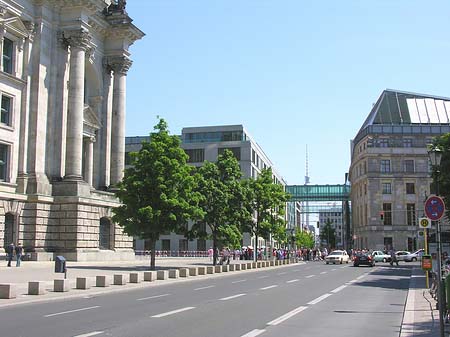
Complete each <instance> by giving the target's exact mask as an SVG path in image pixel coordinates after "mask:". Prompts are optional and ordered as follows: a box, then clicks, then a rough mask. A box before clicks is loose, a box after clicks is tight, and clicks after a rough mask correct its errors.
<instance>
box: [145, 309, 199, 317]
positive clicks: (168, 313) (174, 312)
mask: <svg viewBox="0 0 450 337" xmlns="http://www.w3.org/2000/svg"><path fill="white" fill-rule="evenodd" d="M192 309H195V307H186V308H181V309H177V310H172V311H168V312H164V313H162V314H158V315H153V316H151V317H154V318H160V317H165V316H169V315H173V314H178V313H179V312H183V311H187V310H192Z"/></svg>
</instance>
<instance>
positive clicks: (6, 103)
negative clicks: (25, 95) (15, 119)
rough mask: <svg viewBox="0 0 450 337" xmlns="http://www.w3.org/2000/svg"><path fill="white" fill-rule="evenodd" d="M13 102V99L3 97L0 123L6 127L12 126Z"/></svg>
mask: <svg viewBox="0 0 450 337" xmlns="http://www.w3.org/2000/svg"><path fill="white" fill-rule="evenodd" d="M11 102H12V99H11V97H8V96H5V95H2V107H1V115H0V122H1V123H3V124H6V125H11Z"/></svg>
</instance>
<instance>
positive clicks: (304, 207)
mask: <svg viewBox="0 0 450 337" xmlns="http://www.w3.org/2000/svg"><path fill="white" fill-rule="evenodd" d="M305 166H306V170H305V185H308V184H309V168H308V144H306V165H305ZM301 207H302V210H303V211H304V212H302V230H303V226H305V225H306V228H307V230H309V202H308V201H305V202H302V205H301Z"/></svg>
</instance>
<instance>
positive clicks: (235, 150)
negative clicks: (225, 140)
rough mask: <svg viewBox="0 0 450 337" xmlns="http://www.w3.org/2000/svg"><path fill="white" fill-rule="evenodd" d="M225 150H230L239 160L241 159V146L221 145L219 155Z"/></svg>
mask: <svg viewBox="0 0 450 337" xmlns="http://www.w3.org/2000/svg"><path fill="white" fill-rule="evenodd" d="M225 150H230V151H231V152H233V155H234V156H235V157H236V159H237V160H241V148H240V147H221V148H219V156H221V155H222V154H223V153H224V152H225Z"/></svg>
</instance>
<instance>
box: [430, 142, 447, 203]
mask: <svg viewBox="0 0 450 337" xmlns="http://www.w3.org/2000/svg"><path fill="white" fill-rule="evenodd" d="M432 147H436V148H438V149H439V150H441V151H442V159H441V165H440V167H433V171H432V177H433V186H432V193H436V194H437V192H438V191H437V189H436V187H437V183H438V179H439V195H440V196H441V197H443V198H444V201H445V204H446V205H450V133H446V134H444V135H442V136H440V137H436V138H435V139H434V140H433V144H432ZM447 209H449V207H448V206H447Z"/></svg>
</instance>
